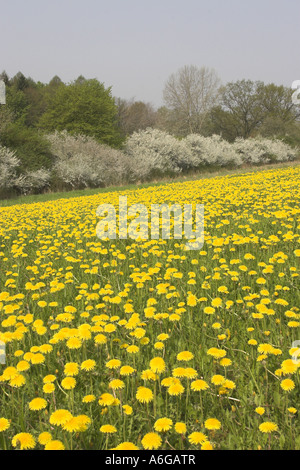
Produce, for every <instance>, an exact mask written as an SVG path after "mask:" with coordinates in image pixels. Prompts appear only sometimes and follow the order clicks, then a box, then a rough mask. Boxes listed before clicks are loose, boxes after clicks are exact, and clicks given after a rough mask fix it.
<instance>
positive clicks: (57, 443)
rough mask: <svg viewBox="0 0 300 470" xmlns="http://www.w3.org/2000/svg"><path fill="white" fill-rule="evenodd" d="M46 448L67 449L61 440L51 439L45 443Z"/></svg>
mask: <svg viewBox="0 0 300 470" xmlns="http://www.w3.org/2000/svg"><path fill="white" fill-rule="evenodd" d="M45 450H65V446H64V445H63V443H62V442H61V441H59V440H51V441H49V442H47V444H46V445H45Z"/></svg>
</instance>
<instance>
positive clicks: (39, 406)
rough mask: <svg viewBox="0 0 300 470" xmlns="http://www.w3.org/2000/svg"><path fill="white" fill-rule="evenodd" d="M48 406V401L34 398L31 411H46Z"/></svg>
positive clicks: (30, 405) (30, 404) (30, 406)
mask: <svg viewBox="0 0 300 470" xmlns="http://www.w3.org/2000/svg"><path fill="white" fill-rule="evenodd" d="M46 406H47V402H46V400H44V398H34V399H33V400H31V402H30V403H29V409H30V410H34V411H39V410H44V409H45V408H46Z"/></svg>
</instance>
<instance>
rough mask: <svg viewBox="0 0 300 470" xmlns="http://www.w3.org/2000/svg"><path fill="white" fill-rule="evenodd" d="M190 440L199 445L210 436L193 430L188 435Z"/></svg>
mask: <svg viewBox="0 0 300 470" xmlns="http://www.w3.org/2000/svg"><path fill="white" fill-rule="evenodd" d="M188 440H189V441H190V443H191V444H194V445H198V444H203V443H204V442H205V441H207V440H208V438H207V436H205V434H203V433H202V432H193V433H192V434H190V435H189V436H188Z"/></svg>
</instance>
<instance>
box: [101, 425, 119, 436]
mask: <svg viewBox="0 0 300 470" xmlns="http://www.w3.org/2000/svg"><path fill="white" fill-rule="evenodd" d="M100 432H102V433H104V434H115V433H116V432H117V429H116V428H115V426H112V425H111V424H104V425H103V426H101V428H100Z"/></svg>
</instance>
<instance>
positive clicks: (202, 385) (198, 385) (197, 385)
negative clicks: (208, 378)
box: [191, 379, 209, 392]
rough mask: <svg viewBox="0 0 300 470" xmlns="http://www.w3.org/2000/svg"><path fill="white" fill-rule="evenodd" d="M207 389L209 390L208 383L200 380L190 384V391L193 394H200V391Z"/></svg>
mask: <svg viewBox="0 0 300 470" xmlns="http://www.w3.org/2000/svg"><path fill="white" fill-rule="evenodd" d="M208 388H209V385H208V383H207V382H205V380H202V379H199V380H194V381H193V382H192V383H191V389H192V390H193V391H195V392H201V391H202V390H207V389H208Z"/></svg>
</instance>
